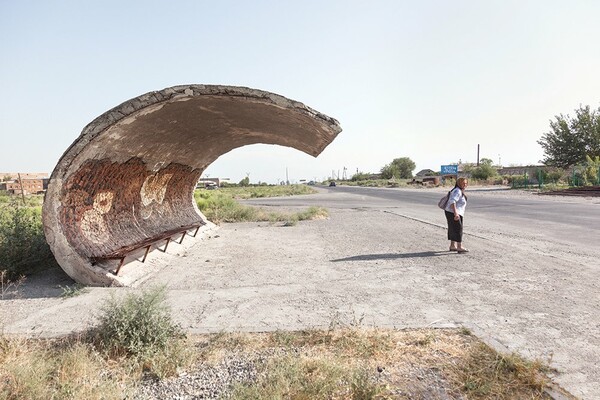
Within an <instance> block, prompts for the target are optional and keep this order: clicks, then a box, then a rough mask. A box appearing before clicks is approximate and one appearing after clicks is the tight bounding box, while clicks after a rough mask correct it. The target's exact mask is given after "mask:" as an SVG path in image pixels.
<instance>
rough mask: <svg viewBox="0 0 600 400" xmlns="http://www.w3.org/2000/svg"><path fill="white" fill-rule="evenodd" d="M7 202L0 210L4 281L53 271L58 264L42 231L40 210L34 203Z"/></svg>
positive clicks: (0, 252)
mask: <svg viewBox="0 0 600 400" xmlns="http://www.w3.org/2000/svg"><path fill="white" fill-rule="evenodd" d="M27 200H28V205H25V206H23V205H20V204H19V202H20V201H21V199H17V198H11V199H10V201H9V202H8V203H5V204H2V205H1V206H0V270H5V271H7V275H8V276H7V278H8V279H11V280H13V279H17V278H18V277H19V276H22V275H29V274H31V273H33V272H36V271H39V270H42V269H45V268H48V267H56V266H57V265H58V264H57V263H56V260H55V259H54V256H53V255H52V252H51V251H50V247H49V246H48V244H47V243H46V238H45V236H44V232H43V230H42V208H41V205H39V202H38V204H36V202H37V200H36V199H33V200H32V199H31V198H28V199H27Z"/></svg>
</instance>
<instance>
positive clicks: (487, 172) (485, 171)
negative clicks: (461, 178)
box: [471, 158, 498, 180]
mask: <svg viewBox="0 0 600 400" xmlns="http://www.w3.org/2000/svg"><path fill="white" fill-rule="evenodd" d="M493 164H494V162H493V161H492V160H490V159H489V158H482V159H481V160H479V166H478V167H475V168H473V170H472V171H471V177H472V178H474V179H481V180H486V179H489V178H491V177H493V176H496V175H498V171H497V170H496V168H494V165H493Z"/></svg>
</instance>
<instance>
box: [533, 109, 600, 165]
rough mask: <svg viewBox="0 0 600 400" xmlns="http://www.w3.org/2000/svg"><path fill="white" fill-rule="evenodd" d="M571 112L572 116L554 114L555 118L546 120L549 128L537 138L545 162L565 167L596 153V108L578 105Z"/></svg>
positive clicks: (599, 150) (599, 145)
mask: <svg viewBox="0 0 600 400" xmlns="http://www.w3.org/2000/svg"><path fill="white" fill-rule="evenodd" d="M575 114H576V116H575V118H571V117H569V116H568V115H566V116H564V115H562V114H561V115H558V116H556V117H555V118H556V121H552V120H551V121H550V131H549V132H546V133H545V134H543V135H542V138H541V139H540V140H538V144H539V145H540V146H542V149H544V159H543V160H542V161H541V162H542V163H544V164H545V165H552V166H556V167H559V168H567V167H570V166H573V165H577V164H583V163H585V162H586V156H590V157H591V158H594V157H597V156H600V108H598V109H597V110H591V109H590V106H585V107H581V106H580V107H579V109H577V110H575Z"/></svg>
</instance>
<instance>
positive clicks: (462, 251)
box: [456, 249, 469, 254]
mask: <svg viewBox="0 0 600 400" xmlns="http://www.w3.org/2000/svg"><path fill="white" fill-rule="evenodd" d="M456 251H457V252H458V254H462V253H468V252H469V250H467V249H457V250H456Z"/></svg>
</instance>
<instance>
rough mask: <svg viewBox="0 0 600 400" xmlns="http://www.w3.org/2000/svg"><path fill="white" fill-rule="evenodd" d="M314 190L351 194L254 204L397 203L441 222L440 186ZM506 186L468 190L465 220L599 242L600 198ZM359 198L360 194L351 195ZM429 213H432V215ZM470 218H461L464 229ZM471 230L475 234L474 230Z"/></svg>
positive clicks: (571, 241) (566, 240)
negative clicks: (516, 192) (514, 190)
mask: <svg viewBox="0 0 600 400" xmlns="http://www.w3.org/2000/svg"><path fill="white" fill-rule="evenodd" d="M318 190H321V191H327V192H329V193H331V194H334V193H348V194H352V195H353V196H352V197H348V198H342V197H339V196H337V197H336V196H334V197H331V198H326V199H322V198H319V199H318V200H317V199H311V198H310V196H305V197H298V196H296V197H289V198H286V199H277V198H272V199H254V200H250V201H248V202H249V203H251V204H257V205H265V206H269V205H271V206H272V205H280V206H281V205H287V206H303V205H307V204H313V205H319V206H323V207H326V208H338V209H339V208H342V209H343V208H357V207H362V208H376V207H382V206H387V207H402V208H403V209H405V210H406V213H407V214H406V215H407V216H409V217H413V218H416V219H427V218H429V220H430V221H432V222H433V221H437V222H436V223H441V224H443V223H444V221H443V218H441V219H440V218H439V217H440V215H441V214H440V210H439V209H438V208H437V206H436V204H437V202H438V200H439V199H440V198H441V197H442V195H443V193H442V192H440V190H439V189H435V190H432V189H388V188H364V187H355V186H337V187H333V188H330V187H324V188H323V187H318ZM504 192H510V189H504V188H501V189H496V188H473V189H471V190H468V191H467V195H468V196H469V202H468V206H467V218H468V219H469V220H477V219H479V220H493V221H498V222H499V223H501V224H504V225H506V226H507V227H508V228H510V227H512V228H513V229H515V230H517V231H527V232H530V233H533V234H537V235H543V236H545V237H548V238H552V239H553V240H555V241H559V242H560V243H562V244H563V245H571V246H578V247H581V246H583V247H597V246H598V243H600V200H598V199H596V200H595V201H594V200H590V201H587V202H581V201H573V199H572V198H566V197H565V198H560V197H556V196H553V198H552V199H548V198H547V197H545V196H539V195H535V194H531V195H530V196H510V195H508V196H506V195H504V194H505V193H504ZM356 196H360V197H358V198H357V197H356ZM432 212H433V213H434V214H433V215H432ZM468 225H469V222H468V220H467V222H466V229H469V228H468ZM474 233H475V232H474Z"/></svg>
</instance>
